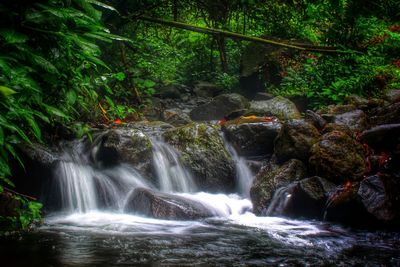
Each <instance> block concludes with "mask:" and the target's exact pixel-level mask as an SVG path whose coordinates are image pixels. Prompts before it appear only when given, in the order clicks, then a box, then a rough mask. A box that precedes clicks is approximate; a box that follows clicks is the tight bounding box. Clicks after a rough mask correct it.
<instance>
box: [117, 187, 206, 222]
mask: <svg viewBox="0 0 400 267" xmlns="http://www.w3.org/2000/svg"><path fill="white" fill-rule="evenodd" d="M124 212H126V213H133V214H139V215H144V216H146V217H151V218H156V219H164V220H198V219H202V218H207V217H212V216H214V214H213V213H212V212H211V211H209V210H208V209H207V208H206V207H205V206H204V205H203V204H201V203H199V202H195V201H193V200H190V199H187V198H184V197H181V196H177V195H171V194H166V193H160V192H154V191H151V190H149V189H145V188H136V189H135V190H134V191H133V192H132V193H131V195H130V196H129V198H128V200H127V202H126V204H125V207H124Z"/></svg>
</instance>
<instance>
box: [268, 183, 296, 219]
mask: <svg viewBox="0 0 400 267" xmlns="http://www.w3.org/2000/svg"><path fill="white" fill-rule="evenodd" d="M295 187H296V184H290V185H288V186H283V187H280V188H278V189H277V190H275V193H274V196H273V197H272V200H271V203H270V204H269V206H268V209H267V211H266V215H267V216H278V215H282V214H283V213H285V211H286V209H287V207H288V204H289V203H290V199H291V197H292V192H293V190H294V188H295Z"/></svg>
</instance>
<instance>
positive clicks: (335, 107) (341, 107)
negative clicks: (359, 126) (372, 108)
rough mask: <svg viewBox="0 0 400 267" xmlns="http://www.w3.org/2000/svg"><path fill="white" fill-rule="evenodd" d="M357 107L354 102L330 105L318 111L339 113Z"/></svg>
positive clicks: (321, 112)
mask: <svg viewBox="0 0 400 267" xmlns="http://www.w3.org/2000/svg"><path fill="white" fill-rule="evenodd" d="M356 109H357V107H356V106H355V105H353V104H347V105H330V106H327V107H324V108H322V109H321V110H319V111H317V113H319V114H328V115H339V114H343V113H346V112H350V111H354V110H356Z"/></svg>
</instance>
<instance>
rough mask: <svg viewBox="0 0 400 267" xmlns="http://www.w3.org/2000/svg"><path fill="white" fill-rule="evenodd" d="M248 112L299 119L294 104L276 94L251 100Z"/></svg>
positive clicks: (284, 118)
mask: <svg viewBox="0 0 400 267" xmlns="http://www.w3.org/2000/svg"><path fill="white" fill-rule="evenodd" d="M249 114H253V115H257V116H275V117H277V118H278V119H280V120H290V119H299V118H300V117H301V115H300V112H299V110H298V109H297V107H296V105H295V104H294V103H293V102H292V101H290V100H289V99H287V98H284V97H281V96H277V97H274V98H273V99H270V100H262V101H251V102H250V111H249Z"/></svg>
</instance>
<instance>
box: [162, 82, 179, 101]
mask: <svg viewBox="0 0 400 267" xmlns="http://www.w3.org/2000/svg"><path fill="white" fill-rule="evenodd" d="M158 95H159V96H160V97H161V98H173V99H179V98H180V97H181V90H180V88H178V86H176V85H167V86H164V87H161V88H159V89H158Z"/></svg>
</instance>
